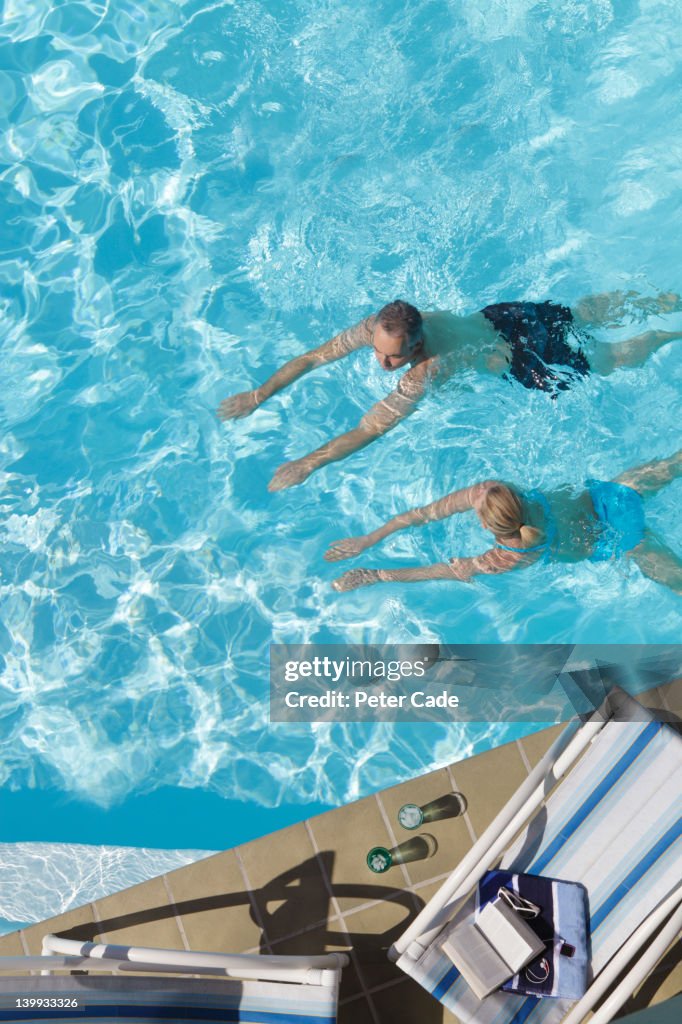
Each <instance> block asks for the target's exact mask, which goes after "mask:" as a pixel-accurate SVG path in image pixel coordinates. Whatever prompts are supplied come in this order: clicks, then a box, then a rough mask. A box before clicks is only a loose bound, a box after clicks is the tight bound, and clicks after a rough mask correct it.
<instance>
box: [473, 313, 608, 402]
mask: <svg viewBox="0 0 682 1024" xmlns="http://www.w3.org/2000/svg"><path fill="white" fill-rule="evenodd" d="M481 313H483V316H484V317H485V318H486V319H487V320H490V322H491V324H492V325H493V327H494V328H495V330H496V331H499V333H500V334H501V335H502V337H503V338H505V339H506V340H507V341H508V342H509V347H510V348H511V358H510V360H509V363H510V365H509V376H511V377H513V378H514V379H515V380H518V381H519V383H521V384H523V386H524V387H525V388H537V389H538V390H539V391H550V392H553V393H556V392H557V391H566V390H567V389H568V388H570V386H571V384H572V383H573V381H574V379H575V376H576V375H577V376H579V377H585V376H586V375H587V374H588V373H589V372H590V364H589V363H588V361H587V357H586V356H585V353H584V352H583V350H582V348H581V347H580V344H579V343H578V342H576V341H575V328H574V327H573V314H572V313H571V311H570V309H569V308H568V306H560V305H558V303H556V302H499V303H498V304H497V305H495V306H486V307H485V309H482V310H481ZM569 335H572V336H573V344H569V342H568V340H567V336H569Z"/></svg>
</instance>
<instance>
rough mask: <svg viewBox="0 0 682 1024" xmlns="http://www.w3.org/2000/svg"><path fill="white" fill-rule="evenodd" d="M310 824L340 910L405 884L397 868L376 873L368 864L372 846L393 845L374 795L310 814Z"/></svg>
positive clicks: (365, 901) (384, 894) (372, 898)
mask: <svg viewBox="0 0 682 1024" xmlns="http://www.w3.org/2000/svg"><path fill="white" fill-rule="evenodd" d="M310 827H311V830H312V832H313V835H314V836H315V841H316V843H317V846H318V848H319V850H320V851H322V853H323V855H324V862H325V865H326V870H327V871H328V874H329V877H330V880H331V884H332V890H333V893H334V896H335V897H336V899H337V900H338V903H339V906H340V908H341V911H342V912H343V911H345V910H349V909H350V908H351V907H356V906H358V905H360V904H362V903H368V902H369V901H370V900H377V899H383V897H384V896H386V895H387V894H388V893H389V892H391V891H395V890H396V889H402V888H403V887H404V885H405V879H404V876H403V874H402V872H401V871H400V869H399V868H392V869H391V870H390V871H388V872H387V873H386V874H384V875H375V874H373V873H372V872H371V871H370V869H369V868H368V867H367V861H366V857H367V854H368V853H369V851H370V850H371V849H372V847H373V846H385V847H388V848H390V847H391V846H392V845H393V844H392V842H391V837H390V835H389V834H388V832H387V831H386V826H385V825H384V821H383V818H382V816H381V811H380V810H379V805H378V803H377V802H376V800H375V799H374V797H367V799H365V800H358V801H357V803H353V804H347V805H346V806H345V807H339V808H338V810H335V811H330V812H329V813H328V814H322V815H320V816H319V817H317V818H313V819H311V821H310Z"/></svg>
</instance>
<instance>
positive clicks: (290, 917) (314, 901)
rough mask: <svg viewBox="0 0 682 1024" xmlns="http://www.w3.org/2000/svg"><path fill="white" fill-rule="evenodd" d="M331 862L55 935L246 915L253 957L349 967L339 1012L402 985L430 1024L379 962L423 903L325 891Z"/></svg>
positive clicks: (384, 891)
mask: <svg viewBox="0 0 682 1024" xmlns="http://www.w3.org/2000/svg"><path fill="white" fill-rule="evenodd" d="M334 857H335V855H334V852H333V851H324V852H322V853H320V854H318V856H317V857H312V858H309V859H307V860H304V861H302V862H301V863H300V864H298V865H296V866H295V867H293V868H291V869H289V870H287V871H284V872H282V873H280V874H279V875H277V876H275V877H274V878H273V879H272V880H271V881H269V882H267V883H266V884H265V885H263V886H261V887H260V888H256V889H254V890H252V891H251V892H249V891H247V890H240V891H237V892H219V893H215V894H213V895H209V896H198V897H196V898H193V899H186V900H180V901H178V902H176V903H174V904H173V905H164V906H154V907H147V908H144V909H141V910H135V911H130V912H128V913H124V914H119V915H115V916H111V917H108V918H106V919H102V920H100V921H97V922H87V923H83V924H79V925H76V926H75V927H73V928H69V929H65V930H63V931H61V932H59V935H60V936H61V937H63V938H69V939H76V940H78V941H80V942H96V941H97V936H98V935H101V934H104V935H106V934H108V933H111V932H120V931H123V930H128V929H134V928H139V927H141V926H143V925H149V924H153V923H154V922H160V921H164V920H169V919H170V920H173V919H174V918H175V917H176V915H177V916H180V917H182V918H183V919H186V918H187V917H188V916H189V915H196V914H204V913H208V912H215V911H216V910H229V909H230V908H235V907H248V910H249V915H250V917H251V920H252V921H253V922H254V923H255V924H256V925H257V927H258V928H259V929H260V933H261V935H260V951H261V953H264V954H265V953H276V954H282V955H287V954H289V955H295V954H297V955H301V954H309V955H316V954H321V953H324V952H326V951H334V950H341V951H347V952H349V953H350V954H351V966H350V967H349V968H347V969H346V970H344V972H343V976H342V985H341V993H340V995H341V1000H342V1001H343V1000H344V999H345V1000H346V1001H349V1000H350V1002H348V1009H347V1011H345V1012H347V1013H348V1014H349V1015H350V1011H351V1009H352V1008H353V1006H355V1007H356V1008H357V1000H359V999H361V997H362V994H363V992H366V991H367V990H368V989H373V988H375V987H377V986H382V987H386V988H389V987H393V985H394V984H397V983H398V982H405V983H406V986H405V994H404V998H405V999H406V1000H407V1002H408V1003H409V1004H410V1005H412V1004H413V1003H414V1004H415V1011H414V1012H415V1013H417V1008H418V1017H415V1018H414V1019H419V1020H420V1021H423V1022H424V1024H437V1022H439V1021H440V1020H441V1015H442V1008H441V1007H440V1005H439V1004H438V1003H437V1002H436V1000H434V999H432V998H431V997H429V998H428V999H425V998H424V997H425V995H426V993H424V991H423V990H422V989H421V988H420V986H418V985H416V984H412V983H409V980H408V979H407V977H406V975H405V974H404V973H403V972H402V971H400V970H399V968H397V967H396V966H395V965H394V964H393V963H391V962H390V961H389V959H388V955H387V954H388V949H389V947H390V946H391V945H392V944H393V943H394V942H395V940H396V939H397V938H398V937H399V936H400V935H401V934H402V933H403V932H404V931H405V929H406V928H407V926H408V925H409V923H410V922H411V921H412V920H413V918H414V917H415V916H416V914H417V913H418V912H419V910H421V909H422V907H423V905H424V901H423V900H421V899H420V898H419V897H418V896H415V895H414V894H412V893H410V892H407V891H404V890H401V889H399V888H397V887H396V886H395V885H390V884H385V885H379V884H376V883H374V882H367V883H363V882H358V883H356V882H350V883H343V884H340V883H332V882H331V881H330V879H331V878H332V872H333V867H334ZM394 870H395V872H396V873H395V881H396V882H397V883H399V882H400V881H402V875H401V874H400V873H399V869H394ZM387 883H389V880H388V879H387ZM336 901H338V902H336ZM351 904H352V905H351ZM337 906H340V908H341V911H342V913H343V914H344V916H343V917H342V918H341V917H339V916H338V914H337V912H336V907H337ZM355 908H358V909H355ZM128 941H130V940H128ZM104 945H105V946H106V945H107V943H106V942H105V943H104ZM241 951H242V950H237V949H232V950H230V952H241ZM225 952H227V950H225ZM413 990H414V991H413ZM401 992H402V986H401ZM401 998H402V997H401ZM431 1004H433V1006H431Z"/></svg>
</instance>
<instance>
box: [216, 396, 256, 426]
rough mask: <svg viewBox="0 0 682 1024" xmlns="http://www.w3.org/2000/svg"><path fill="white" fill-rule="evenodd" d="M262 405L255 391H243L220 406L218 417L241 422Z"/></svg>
mask: <svg viewBox="0 0 682 1024" xmlns="http://www.w3.org/2000/svg"><path fill="white" fill-rule="evenodd" d="M259 405H260V403H259V401H258V397H257V395H256V392H255V391H242V392H241V393H240V394H238V395H231V396H230V397H229V398H226V399H225V401H224V402H221V403H220V405H219V406H218V417H219V418H220V419H221V420H239V419H241V418H242V417H243V416H249V415H250V414H251V413H252V412H253V410H254V409H257V408H258V406H259Z"/></svg>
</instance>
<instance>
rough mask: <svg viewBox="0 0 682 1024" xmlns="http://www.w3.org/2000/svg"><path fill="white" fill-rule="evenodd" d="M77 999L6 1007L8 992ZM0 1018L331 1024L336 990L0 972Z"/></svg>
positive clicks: (84, 1023) (10, 999) (102, 1023)
mask: <svg viewBox="0 0 682 1024" xmlns="http://www.w3.org/2000/svg"><path fill="white" fill-rule="evenodd" d="M67 994H68V995H70V996H75V997H77V998H78V1000H79V1002H80V1005H81V1008H80V1009H73V1010H72V1011H70V1012H69V1011H67V1013H66V1014H64V1013H63V1012H61V1011H60V1012H59V1014H57V1013H55V1011H54V1010H50V1009H46V1010H38V1009H26V1010H21V1009H17V1008H15V1007H14V1005H13V1003H14V997H15V996H21V995H25V996H27V997H29V998H30V997H31V996H40V997H42V998H47V997H48V996H50V995H54V996H55V997H64V996H65V995H67ZM0 997H1V1000H0V1021H29V1020H30V1021H42V1022H47V1024H52V1022H54V1024H57V1021H61V1022H63V1021H65V1020H72V1021H74V1022H76V1021H77V1022H78V1024H91V1022H96V1024H108V1022H111V1024H114V1022H116V1024H122V1022H124V1021H125V1022H126V1024H148V1022H153V1024H159V1022H160V1021H162V1022H163V1024H190V1022H193V1024H204V1022H205V1024H218V1022H220V1024H223V1022H224V1024H232V1022H243V1024H334V1022H335V1021H336V1000H337V993H336V991H335V990H334V989H329V988H323V987H322V986H312V985H297V984H291V983H284V982H260V981H258V982H256V981H228V980H225V981H215V980H212V979H211V980H199V979H194V978H182V979H178V978H155V977H146V978H141V977H138V978H131V977H115V978H112V977H105V976H101V975H100V976H97V975H95V976H91V977H79V976H76V977H63V976H58V977H56V976H54V977H30V978H16V977H15V978H8V977H3V978H0Z"/></svg>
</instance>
